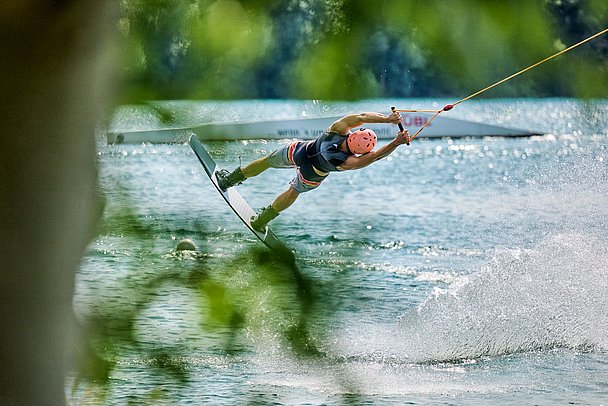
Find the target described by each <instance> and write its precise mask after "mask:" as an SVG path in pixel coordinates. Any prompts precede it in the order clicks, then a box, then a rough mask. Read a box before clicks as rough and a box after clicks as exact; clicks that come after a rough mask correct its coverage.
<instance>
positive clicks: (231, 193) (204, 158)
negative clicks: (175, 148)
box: [190, 134, 287, 252]
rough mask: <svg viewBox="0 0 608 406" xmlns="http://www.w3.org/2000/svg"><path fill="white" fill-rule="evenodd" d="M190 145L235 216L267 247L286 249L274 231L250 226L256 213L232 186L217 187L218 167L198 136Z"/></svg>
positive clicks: (278, 249) (191, 137)
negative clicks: (258, 229) (255, 228)
mask: <svg viewBox="0 0 608 406" xmlns="http://www.w3.org/2000/svg"><path fill="white" fill-rule="evenodd" d="M190 147H191V148H192V150H193V151H194V153H195V154H196V156H197V157H198V160H199V161H200V163H201V165H203V168H204V169H205V173H207V176H209V179H210V180H211V183H213V186H215V188H216V189H217V191H218V192H220V194H221V195H222V197H223V198H224V200H225V201H226V203H227V204H228V206H230V208H231V209H232V211H233V212H234V214H236V215H237V217H238V218H239V219H241V221H242V222H243V223H244V224H245V225H246V226H247V228H248V229H249V230H250V231H251V232H252V233H253V234H254V235H255V236H256V237H257V238H258V239H259V240H260V241H262V242H263V243H264V244H266V246H267V247H268V248H270V249H271V250H276V251H281V252H284V251H286V250H287V247H286V246H285V244H283V243H282V242H281V240H279V239H278V238H277V236H276V235H274V233H273V232H272V231H271V230H270V229H269V228H268V227H266V231H265V232H263V233H260V232H259V231H256V230H254V228H253V227H252V226H251V220H250V219H251V217H252V216H254V215H255V214H256V213H255V211H254V210H253V209H252V208H251V206H250V205H249V203H247V201H246V200H245V199H244V198H243V196H241V194H240V193H239V192H238V191H237V190H236V189H235V188H234V187H231V188H229V189H228V190H226V191H224V190H222V189H221V188H220V187H219V185H218V183H217V178H216V176H215V173H216V172H217V171H218V170H219V169H220V168H219V167H218V165H217V164H216V163H215V161H214V160H213V158H211V155H209V153H208V152H207V150H206V149H205V147H204V146H203V144H202V143H201V142H200V141H199V139H198V137H197V136H196V135H194V134H193V135H191V136H190Z"/></svg>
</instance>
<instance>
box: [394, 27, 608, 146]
mask: <svg viewBox="0 0 608 406" xmlns="http://www.w3.org/2000/svg"><path fill="white" fill-rule="evenodd" d="M607 32H608V28H605V29H604V30H602V31H600V32H598V33H597V34H594V35H592V36H590V37H588V38H585V39H584V40H582V41H580V42H577V43H576V44H574V45H570V46H569V47H568V48H565V49H562V50H561V51H559V52H557V53H555V54H553V55H551V56H549V57H547V58H545V59H543V60H542V61H539V62H536V63H535V64H533V65H530V66H528V67H527V68H525V69H522V70H520V71H519V72H516V73H514V74H512V75H510V76H507V77H506V78H504V79H501V80H499V81H498V82H496V83H494V84H491V85H490V86H487V87H484V88H483V89H481V90H479V91H477V92H475V93H473V94H471V95H469V96H467V97H465V98H464V99H460V100H458V101H457V102H455V103H451V104H446V105H445V106H444V107H443V108H442V109H440V110H423V109H397V108H395V107H391V110H392V111H393V112H397V111H398V112H401V113H434V114H433V116H432V117H431V118H430V119H429V120H428V121H427V122H426V123H424V125H423V126H422V127H420V129H418V131H416V133H415V134H414V135H413V136H411V137H410V141H412V140H413V139H414V138H416V137H417V136H418V134H420V132H421V131H422V130H424V129H425V128H426V127H427V126H428V125H429V124H431V122H432V121H433V120H434V119H435V118H436V117H437V116H438V115H439V114H441V113H442V112H444V111H450V110H452V109H453V108H454V107H456V106H457V105H459V104H460V103H462V102H465V101H467V100H469V99H472V98H473V97H475V96H478V95H480V94H482V93H483V92H485V91H487V90H490V89H492V88H493V87H496V86H498V85H500V84H502V83H505V82H506V81H508V80H511V79H513V78H514V77H516V76H519V75H521V74H522V73H524V72H527V71H529V70H530V69H533V68H536V67H537V66H539V65H541V64H543V63H545V62H547V61H550V60H551V59H553V58H556V57H558V56H560V55H562V54H565V53H566V52H568V51H570V50H572V49H574V48H576V47H578V46H579V45H582V44H584V43H585V42H588V41H591V40H592V39H594V38H597V37H599V36H600V35H603V34H605V33H607ZM399 130H401V131H403V125H402V124H401V123H399ZM408 145H409V144H408Z"/></svg>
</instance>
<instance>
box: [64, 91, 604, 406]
mask: <svg viewBox="0 0 608 406" xmlns="http://www.w3.org/2000/svg"><path fill="white" fill-rule="evenodd" d="M446 102H447V101H446ZM395 103H397V107H398V108H411V107H418V108H429V107H431V108H433V107H435V108H436V107H441V106H442V105H443V104H442V103H439V104H433V102H432V101H428V100H399V101H397V102H396V101H394V100H393V101H389V100H371V101H360V102H352V103H346V102H337V103H323V102H313V101H293V100H292V101H289V100H288V101H242V102H200V103H196V102H171V103H166V104H165V107H168V108H171V109H173V110H175V111H177V113H176V115H175V117H176V119H178V120H179V121H180V122H181V123H183V124H193V123H197V122H207V121H230V120H234V119H241V120H242V119H254V120H255V119H274V118H293V117H301V116H320V115H335V114H342V113H349V112H359V111H383V112H387V111H388V108H389V106H391V105H394V104H395ZM444 114H449V117H453V118H462V119H468V120H475V121H481V122H486V123H490V124H498V125H506V126H510V127H516V128H525V129H530V130H536V131H540V132H542V133H546V134H547V135H545V136H538V137H532V138H513V139H509V138H472V139H424V137H423V136H421V137H420V138H419V139H416V140H415V141H414V142H413V143H412V145H411V146H409V147H407V146H402V147H400V148H399V149H398V150H397V151H395V152H394V153H393V154H392V155H391V156H390V157H388V158H387V159H384V160H382V161H379V162H377V163H375V164H373V165H371V166H370V167H368V168H365V169H363V170H360V171H352V172H344V173H333V174H331V175H330V176H329V178H328V179H327V180H326V181H325V182H324V183H323V184H322V185H321V187H320V188H319V189H317V190H315V191H314V192H311V193H306V194H303V195H301V196H300V198H299V199H298V201H297V202H296V203H295V204H294V205H293V206H292V207H291V208H289V209H288V210H286V211H285V212H283V213H282V214H281V215H280V216H279V217H278V218H277V219H276V220H275V221H273V223H271V224H272V229H273V231H274V232H275V234H277V236H279V238H281V239H282V240H283V241H284V242H285V243H286V244H287V245H288V246H289V247H290V248H291V249H292V250H293V251H294V254H295V265H293V264H290V263H285V262H282V261H281V260H279V259H276V258H274V257H272V256H271V255H269V253H268V251H267V249H266V248H265V247H264V246H263V245H262V244H261V243H260V242H259V241H257V240H256V239H255V237H254V236H253V235H252V234H250V233H249V232H248V230H247V229H245V227H244V226H243V225H242V224H241V223H240V221H239V220H238V219H237V218H236V217H235V216H234V215H233V213H232V212H231V211H230V210H229V208H228V207H227V206H226V205H225V203H224V201H223V199H222V198H221V197H220V195H219V194H218V193H217V192H216V191H215V189H214V188H213V187H212V185H211V183H210V182H209V180H208V178H207V177H206V175H205V174H204V172H203V169H202V167H201V166H200V165H199V163H198V161H197V159H196V157H195V156H194V154H193V153H192V151H191V149H190V147H189V146H188V145H112V146H108V145H105V144H104V143H103V141H102V135H100V142H99V154H98V157H99V163H100V185H101V190H102V193H103V195H104V197H105V210H104V215H103V219H102V224H101V225H100V231H99V234H98V235H97V236H96V237H95V238H94V239H93V241H92V242H91V244H90V247H89V250H88V252H87V254H86V257H85V259H84V261H83V264H82V267H81V269H80V271H79V273H78V275H77V286H76V289H77V294H76V297H75V306H76V309H77V313H78V315H79V318H80V320H81V321H83V323H85V322H86V321H87V320H92V319H94V320H96V321H97V322H96V324H95V323H92V324H91V325H93V326H97V327H100V326H102V327H103V328H101V329H97V330H95V331H96V332H94V333H92V334H91V336H90V337H91V341H92V344H93V348H94V349H95V351H94V353H96V354H97V355H99V356H101V357H102V358H103V359H105V360H106V362H107V363H106V364H105V365H106V367H107V369H106V370H105V372H104V373H102V374H101V375H100V376H105V377H107V378H108V381H107V383H106V384H105V385H94V384H91V383H81V384H80V385H79V386H78V388H77V389H75V390H74V391H72V388H71V386H70V387H69V390H68V398H69V399H71V400H72V401H73V403H74V404H96V403H97V402H99V403H103V402H105V403H107V404H172V405H173V404H180V405H181V404H226V405H229V404H230V405H232V404H314V405H316V404H420V405H427V404H455V405H487V404H492V405H520V404H541V405H545V404H546V405H553V404H583V405H587V404H591V405H600V404H608V294H607V292H608V272H607V265H606V264H607V263H608V102H606V101H601V102H600V101H595V102H583V101H576V100H554V99H551V100H489V101H469V102H467V103H463V104H462V105H459V106H458V107H457V108H455V109H454V110H452V111H451V112H449V113H444ZM160 125H164V124H163V122H162V121H160V119H159V118H158V116H156V115H154V114H152V113H151V112H150V111H149V110H145V109H143V108H136V107H125V108H122V109H119V110H118V111H117V112H116V114H115V116H114V117H113V119H112V122H111V123H110V125H109V127H110V129H113V130H115V129H122V130H126V129H136V128H149V127H157V126H160ZM422 134H424V133H422ZM285 142H288V141H287V140H285V141H245V140H243V141H232V142H211V143H206V146H207V147H208V149H209V151H210V153H211V154H212V156H213V157H214V158H215V159H216V161H217V162H218V164H219V165H220V166H222V167H226V168H230V169H232V168H234V167H235V166H237V165H239V163H240V162H242V163H243V164H245V163H247V162H249V161H250V160H253V159H255V158H258V157H261V156H263V155H265V154H267V153H269V152H270V151H272V150H274V149H275V148H277V147H279V146H281V145H283V144H284V143H285ZM293 173H294V172H293V170H289V169H286V170H276V169H275V170H269V171H267V172H265V173H264V174H262V175H260V176H259V177H256V178H254V179H250V180H248V181H247V182H245V183H244V184H243V185H241V186H239V187H238V189H239V191H240V192H241V193H242V195H243V196H244V197H245V199H247V200H248V201H249V203H250V204H251V205H252V206H253V207H254V208H256V209H257V208H260V207H262V206H264V205H266V204H268V203H269V202H271V201H272V200H273V199H274V197H275V196H276V195H277V194H278V193H280V192H282V191H283V190H284V189H285V188H286V187H287V183H288V182H289V180H290V179H291V178H292V176H293ZM183 238H189V239H191V240H192V241H194V242H195V244H196V245H197V247H198V251H197V252H196V253H190V254H183V253H177V252H176V251H175V247H176V245H177V242H178V241H179V240H181V239H183ZM100 331H101V332H100ZM102 364H103V363H102ZM98 381H99V379H98Z"/></svg>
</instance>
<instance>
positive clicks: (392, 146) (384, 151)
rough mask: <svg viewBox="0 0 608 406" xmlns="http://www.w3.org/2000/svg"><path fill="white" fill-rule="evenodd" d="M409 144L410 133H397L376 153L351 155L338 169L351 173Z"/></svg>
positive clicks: (405, 131)
mask: <svg viewBox="0 0 608 406" xmlns="http://www.w3.org/2000/svg"><path fill="white" fill-rule="evenodd" d="M409 142H410V133H409V131H408V130H404V131H399V132H398V133H397V136H395V139H394V140H392V141H391V142H389V143H388V144H386V145H384V146H383V147H380V148H378V149H377V150H376V151H371V152H368V153H367V154H363V155H359V156H356V155H351V156H349V157H348V158H347V159H346V161H344V163H343V164H342V165H340V166H338V169H339V170H341V171H351V170H355V169H361V168H365V167H366V166H368V165H369V164H371V163H373V162H376V161H378V160H380V159H382V158H385V157H387V156H389V155H390V154H391V153H392V152H393V151H394V150H396V149H397V147H398V146H399V145H403V144H407V143H409Z"/></svg>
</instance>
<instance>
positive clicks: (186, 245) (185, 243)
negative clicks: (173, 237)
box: [176, 238, 196, 251]
mask: <svg viewBox="0 0 608 406" xmlns="http://www.w3.org/2000/svg"><path fill="white" fill-rule="evenodd" d="M176 250H177V251H196V245H195V244H194V242H192V240H189V239H187V238H186V239H183V240H181V241H180V242H178V243H177V247H176Z"/></svg>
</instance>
